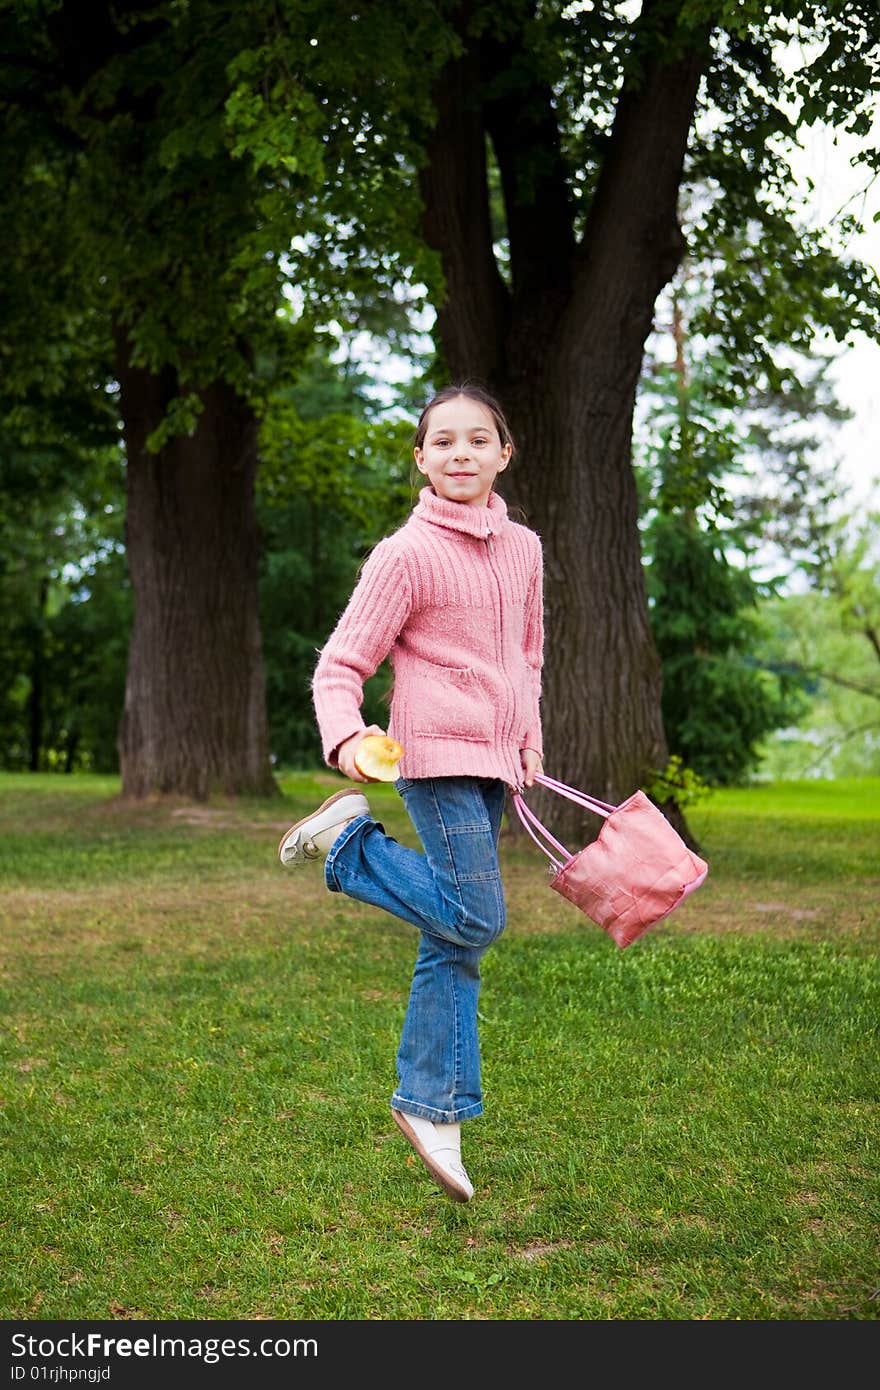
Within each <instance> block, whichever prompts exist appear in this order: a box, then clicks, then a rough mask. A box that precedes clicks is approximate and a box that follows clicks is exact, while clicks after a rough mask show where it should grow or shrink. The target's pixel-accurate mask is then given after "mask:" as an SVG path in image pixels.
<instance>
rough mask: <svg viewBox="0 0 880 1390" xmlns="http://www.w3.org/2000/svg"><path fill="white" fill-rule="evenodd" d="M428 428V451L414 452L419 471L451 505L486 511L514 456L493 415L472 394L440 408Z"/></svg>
mask: <svg viewBox="0 0 880 1390" xmlns="http://www.w3.org/2000/svg"><path fill="white" fill-rule="evenodd" d="M427 425H428V427H427V431H426V433H425V443H424V447H423V448H421V449H418V448H417V449H416V450H415V451H414V452H415V460H416V465H417V467H418V469H419V472H420V473H424V475H425V477H426V478H427V479H428V482H429V483H430V484H431V486H432V488H433V489H434V491H435V493H436V494H437V496H438V497H443V498H445V499H446V501H447V502H464V503H465V504H467V505H468V506H471V507H485V506H486V504H487V503H488V500H489V494H490V493H491V491H492V487H493V485H494V482H495V479H496V477H497V476H498V474H499V473H501V472H502V471H503V470H504V469H505V468H506V467H507V464H508V462H509V460H510V454H511V448H510V445H509V444H504V445H502V443H501V439H500V437H499V434H498V429H497V426H496V424H495V421H494V419H493V417H492V412H491V411H490V410H488V409H487V408H486V406H484V405H482V404H481V403H480V402H479V401H475V400H471V399H470V397H468V396H456V397H454V399H453V400H451V401H443V402H441V403H440V404H439V405H435V406H434V408H433V410H432V411H431V413H430V415H429V417H428V422H427Z"/></svg>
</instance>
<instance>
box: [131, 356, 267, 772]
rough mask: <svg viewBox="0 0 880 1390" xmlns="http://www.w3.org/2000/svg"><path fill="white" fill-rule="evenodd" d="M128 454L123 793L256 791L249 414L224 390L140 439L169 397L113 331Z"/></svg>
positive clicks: (263, 744)
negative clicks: (185, 431) (194, 418)
mask: <svg viewBox="0 0 880 1390" xmlns="http://www.w3.org/2000/svg"><path fill="white" fill-rule="evenodd" d="M117 376H118V380H119V383H120V388H121V403H122V416H123V425H124V433H125V443H126V451H127V458H128V511H127V521H126V545H127V553H128V563H129V568H130V572H131V580H132V588H133V594H134V625H133V630H132V636H131V643H130V648H129V659H128V674H127V680H126V690H125V709H124V713H123V716H122V721H121V726H120V733H119V757H120V767H121V772H122V791H123V795H125V796H133V797H146V796H149V795H152V794H156V793H174V794H178V795H181V796H188V797H194V798H198V799H204V798H207V797H208V796H210V795H211V794H213V793H220V794H224V795H255V796H264V795H269V794H271V793H274V792H276V791H277V787H276V784H275V782H274V779H273V777H272V773H271V768H270V764H269V756H268V739H267V727H266V706H265V687H264V676H263V658H262V643H261V638H260V625H259V614H258V603H257V562H258V537H257V526H256V519H255V515H254V479H255V476H256V467H257V452H256V423H255V420H254V416H253V412H252V410H251V409H250V407H249V406H248V405H247V404H246V402H244V401H243V400H242V399H241V398H240V397H239V396H238V395H237V394H236V393H235V392H234V391H233V389H232V388H231V387H230V386H229V385H228V384H226V383H223V382H217V383H215V384H214V385H212V386H211V387H209V388H208V389H206V390H205V391H204V392H203V393H202V397H201V399H202V406H203V409H202V413H201V415H200V417H199V422H198V426H197V428H196V429H195V431H194V433H193V434H192V435H181V436H177V437H176V438H174V439H173V440H172V441H171V442H170V443H169V444H167V445H165V446H164V447H163V448H162V449H161V450H160V451H159V452H158V453H151V452H150V451H149V450H148V448H147V438H148V436H149V435H150V433H151V431H152V430H154V429H155V428H156V427H157V426H158V425H159V424H160V423H161V421H162V419H163V418H164V415H165V411H166V408H167V405H168V403H169V401H170V399H172V397H173V395H174V393H175V391H176V381H175V379H174V376H173V374H172V373H170V372H169V373H163V374H162V375H159V376H156V375H154V374H153V373H151V372H149V371H147V370H145V369H144V368H141V367H133V366H132V365H131V362H130V352H129V345H128V343H127V341H126V339H125V337H124V335H123V334H118V335H117Z"/></svg>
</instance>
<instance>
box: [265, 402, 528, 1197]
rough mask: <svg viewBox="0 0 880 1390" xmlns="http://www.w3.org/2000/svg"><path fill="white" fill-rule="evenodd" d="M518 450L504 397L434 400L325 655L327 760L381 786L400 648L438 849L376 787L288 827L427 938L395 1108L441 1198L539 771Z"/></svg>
mask: <svg viewBox="0 0 880 1390" xmlns="http://www.w3.org/2000/svg"><path fill="white" fill-rule="evenodd" d="M513 450H514V445H513V440H512V439H511V435H510V430H509V429H508V426H507V423H506V421H505V419H504V416H503V414H502V412H501V409H500V407H499V405H498V403H497V402H496V401H495V400H493V398H492V397H491V396H489V395H487V394H486V393H485V392H484V391H482V390H481V389H479V388H475V387H472V386H467V385H466V386H451V387H448V388H447V389H445V390H443V391H440V392H439V393H438V394H437V395H436V396H434V398H433V399H432V400H431V401H430V402H429V403H428V405H427V406H426V407H425V409H424V410H423V411H422V414H421V417H420V419H419V423H418V428H417V431H416V438H415V448H414V454H415V461H416V465H417V467H418V469H419V472H420V473H422V474H424V476H425V478H426V479H427V484H428V485H427V486H425V487H423V488H422V490H421V492H420V493H419V500H418V505H417V506H416V507H415V509H414V510H413V512H412V514H411V516H410V517H409V520H408V521H407V522H406V523H405V524H404V525H403V526H401V527H400V528H399V529H398V530H397V531H395V532H393V533H392V534H391V535H390V536H387V537H386V538H385V539H384V540H382V541H380V542H379V544H378V545H377V546H376V547H375V548H374V550H373V551H372V553H371V554H370V556H369V558H368V559H367V561H366V563H365V564H364V566H363V569H362V571H361V576H360V579H359V580H358V583H357V585H356V587H355V590H354V593H353V594H352V596H351V599H350V600H349V603H348V606H347V607H346V609H345V612H344V613H343V614H342V617H341V618H340V619H339V622H338V624H337V626H336V628H335V630H334V632H333V634H332V635H331V637H330V639H329V641H328V642H327V644H326V646H325V647H324V648H323V650H322V652H321V654H320V657H319V660H318V663H317V666H316V668H315V673H314V678H313V683H312V693H313V697H314V705H315V713H316V717H317V722H318V728H319V730H320V733H321V740H322V745H323V750H324V757H325V759H326V761H327V762H328V764H329V765H330V766H331V767H336V768H339V770H340V771H342V772H344V773H345V775H346V777H348V778H349V779H350V780H351V781H352V782H364V781H367V780H368V779H367V778H365V777H363V776H362V775H361V774H360V772H359V771H358V769H357V767H356V765H355V761H354V755H355V752H356V750H357V747H358V744H359V743H360V741H361V739H362V738H363V737H364V736H365V735H366V734H368V733H376V734H384V732H385V731H384V730H383V729H380V728H378V727H377V726H376V725H371V726H370V727H369V728H367V727H365V725H364V722H363V719H362V717H361V713H360V709H361V703H362V698H363V684H364V681H365V680H366V679H367V678H368V677H369V676H371V675H372V674H373V673H374V671H376V670H377V668H378V667H379V665H380V664H381V662H382V661H383V660H384V658H385V657H386V656H389V655H390V658H391V664H392V667H393V671H394V693H393V698H392V704H391V718H390V722H389V734H390V736H391V737H392V738H394V739H396V740H397V741H398V742H399V743H400V744H402V746H403V749H404V753H403V757H402V759H401V761H400V773H401V776H400V779H399V780H398V781H397V782H396V784H395V785H396V789H397V791H398V792H399V794H400V796H401V797H402V798H403V802H404V805H405V806H406V809H407V812H408V813H409V816H410V819H411V820H412V823H413V825H414V826H415V829H416V831H417V833H418V836H419V839H420V841H421V844H422V850H423V852H420V851H418V850H413V849H409V848H406V847H404V846H402V845H400V844H398V842H397V841H396V840H393V839H391V838H390V837H389V836H388V835H386V834H385V831H384V829H383V827H382V826H381V825H380V824H379V823H378V822H377V821H375V820H374V819H373V818H372V816H371V815H370V808H369V804H368V802H367V799H366V797H365V796H364V795H363V793H361V792H358V791H356V790H354V789H346V790H344V791H340V792H336V794H335V795H334V796H331V797H329V798H328V799H327V800H326V801H325V802H324V803H323V804H322V805H321V806H319V807H318V809H317V810H316V811H315V812H314V813H313V814H312V815H311V816H308V817H306V818H305V820H302V821H299V822H297V824H296V825H294V826H291V828H290V830H288V831H287V833H286V834H285V835H284V837H283V839H282V841H281V844H280V846H279V857H280V859H281V862H282V863H283V864H289V865H292V866H293V867H298V866H299V865H302V864H304V863H306V862H307V861H308V860H310V859H319V858H323V859H324V861H325V862H324V876H325V882H326V884H327V887H328V888H329V889H330V891H331V892H335V893H347V894H348V895H349V897H352V898H356V899H357V900H358V901H360V902H366V903H373V904H375V905H376V906H377V907H382V908H385V910H386V911H388V912H391V913H393V914H394V915H395V916H396V917H400V918H402V919H403V921H405V922H411V923H412V924H413V926H415V927H416V928H417V929H418V931H419V933H420V937H419V948H418V955H417V958H416V963H415V970H414V972H413V979H412V986H411V990H410V996H409V1005H408V1008H407V1012H406V1017H405V1020H404V1024H403V1032H402V1036H401V1039H400V1047H399V1050H398V1054H397V1087H396V1089H395V1091H394V1094H393V1096H392V1098H391V1112H392V1115H393V1118H394V1120H395V1122H396V1123H397V1125H398V1127H399V1128H400V1130H401V1131H402V1133H403V1134H404V1135H405V1137H406V1138H407V1140H408V1141H409V1143H410V1144H411V1145H412V1147H413V1148H414V1149H415V1151H416V1153H417V1154H418V1155H419V1157H420V1158H421V1160H422V1162H423V1163H424V1164H425V1166H426V1167H427V1169H428V1171H429V1172H430V1173H431V1175H432V1176H433V1177H434V1179H435V1180H436V1181H437V1182H438V1183H439V1184H440V1186H441V1187H442V1188H443V1189H444V1191H445V1192H447V1193H448V1194H449V1196H450V1197H453V1198H454V1199H455V1200H456V1201H459V1202H467V1201H469V1200H470V1198H471V1197H472V1196H473V1191H474V1189H473V1186H472V1184H471V1181H470V1179H469V1177H468V1175H467V1172H466V1171H465V1168H464V1166H463V1164H462V1161H461V1122H462V1120H470V1119H473V1118H475V1117H476V1116H477V1115H480V1114H482V1111H483V1099H482V1092H481V1088H480V1050H479V1040H478V1036H477V997H478V992H479V987H480V959H481V957H482V955H483V952H484V951H485V950H486V948H487V947H488V946H490V945H491V944H492V942H493V941H495V940H496V939H497V938H498V937H499V936H500V935H501V932H502V931H503V929H504V923H505V906H504V894H503V890H502V885H501V878H500V873H499V864H498V836H499V831H500V828H501V816H502V811H503V809H504V800H505V793H506V788H508V787H511V788H522V787H523V786H526V787H530V786H531V785H532V783H533V781H534V777H535V773H536V772H540V771H541V752H542V747H541V724H540V714H539V697H540V682H541V662H542V647H543V592H542V574H543V569H542V556H541V543H540V541H539V539H538V537H537V535H536V534H535V533H534V532H533V531H531V530H529V529H527V528H526V527H525V526H521V525H519V524H517V523H515V522H514V521H512V520H511V519H510V518H509V517H508V515H507V508H506V506H505V504H504V501H503V499H502V498H501V497H499V496H498V494H497V493H496V492H494V491H493V486H494V483H495V479H496V478H497V476H498V474H499V473H501V472H502V471H503V470H504V469H505V468H506V467H507V465H508V463H509V462H510V459H511V456H512V454H513Z"/></svg>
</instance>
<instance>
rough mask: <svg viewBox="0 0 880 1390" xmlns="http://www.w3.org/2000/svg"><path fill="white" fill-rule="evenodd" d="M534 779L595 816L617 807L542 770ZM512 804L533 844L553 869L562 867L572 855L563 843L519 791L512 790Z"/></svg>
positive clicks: (602, 814)
mask: <svg viewBox="0 0 880 1390" xmlns="http://www.w3.org/2000/svg"><path fill="white" fill-rule="evenodd" d="M535 781H536V782H540V783H541V785H542V786H544V787H546V788H547V789H548V791H552V792H557V793H558V794H559V796H564V797H567V798H568V800H569V801H574V802H576V803H577V805H578V806H583V807H585V808H586V809H587V810H588V811H595V813H596V815H597V816H602V817H608V816H610V815H611V812H612V811H614V810H616V809H617V808H616V807H615V806H610V805H609V804H608V802H607V801H598V800H597V798H596V797H594V796H588V795H587V794H586V792H579V791H576V790H575V788H574V787H569V786H566V784H565V782H557V780H556V778H555V777H547V776H545V774H544V773H543V772H536V773H535ZM513 804H514V806H515V807H516V812H517V815H518V816H519V818H520V820H521V821H522V823H523V825H524V826H525V828H526V830H527V831H528V832H529V834H530V835H531V837H532V839H533V840H534V842H535V844H536V845H537V846H538V849H539V850H541V851H542V852H543V853H544V854H546V856H547V858H548V859H549V860H550V863H551V864H552V865H553V867H554V868H555V869H561V868H562V867H563V864H564V863H567V862H568V861H569V860H570V859H571V858H572V857H573V856H572V855H571V854H570V853H569V851H568V850H567V849H566V848H565V845H562V844H560V843H559V841H558V840H557V839H556V837H555V836H554V835H551V833H550V831H549V830H548V829H547V827H546V825H544V824H542V822H541V821H539V820H538V817H537V816H536V815H535V813H534V811H532V810H531V809H530V808H529V807H528V806H527V805H526V803H525V802H524V801H523V799H522V796H521V795H520V793H519V792H514V795H513ZM535 831H538V832H539V833H540V834H541V835H543V836H544V839H545V840H549V842H550V844H551V845H552V846H553V848H554V849H555V850H557V852H558V853H559V854H561V855H562V856H563V861H562V863H560V861H559V860H558V859H557V858H556V856H555V855H554V854H552V853H551V852H550V850H549V849H548V848H547V846H546V845H545V844H543V843H542V842H541V840H539V839H538V836H537V835H536V834H535Z"/></svg>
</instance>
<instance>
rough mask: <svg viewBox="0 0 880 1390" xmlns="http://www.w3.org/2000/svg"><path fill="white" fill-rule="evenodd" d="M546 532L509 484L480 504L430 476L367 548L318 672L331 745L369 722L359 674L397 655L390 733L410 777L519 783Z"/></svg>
mask: <svg viewBox="0 0 880 1390" xmlns="http://www.w3.org/2000/svg"><path fill="white" fill-rule="evenodd" d="M542 586H543V567H542V556H541V542H540V540H539V539H538V536H537V535H536V534H535V532H534V531H530V530H529V529H528V528H527V527H525V526H520V525H519V524H517V523H516V522H514V521H512V520H511V519H510V518H509V517H508V515H507V507H506V506H505V504H504V501H503V499H502V498H501V497H498V496H497V495H496V494H495V493H492V494H490V497H489V505H488V506H486V507H472V506H469V505H467V504H466V503H462V502H448V501H446V500H445V499H444V498H441V497H438V496H437V495H436V493H435V492H434V490H433V489H432V488H430V487H426V488H423V489H422V491H421V492H420V494H419V502H418V505H417V506H416V507H415V509H414V510H413V512H412V515H411V516H410V517H409V519H408V521H407V522H406V523H405V524H404V525H403V526H401V527H400V528H399V530H397V531H395V532H393V533H392V534H391V535H390V536H387V537H386V538H385V539H384V540H382V541H380V542H379V544H378V545H377V546H376V547H375V548H374V549H373V550H372V552H371V553H370V555H369V557H368V559H367V560H366V562H365V563H364V565H363V567H362V569H361V574H360V578H359V580H358V583H357V585H356V587H355V590H354V592H353V594H352V596H351V599H350V600H349V602H348V605H347V607H346V609H345V612H344V613H343V614H342V616H341V618H340V619H339V622H338V623H337V625H336V628H335V629H334V631H333V633H332V635H331V636H330V638H329V640H328V641H327V643H326V645H325V646H324V648H323V650H322V651H321V654H320V657H319V659H318V664H317V666H316V668H315V674H314V678H313V681H312V694H313V697H314V703H315V714H316V716H317V721H318V728H319V729H320V732H321V742H322V745H323V750H324V757H325V759H326V760H327V762H328V763H329V765H330V766H331V767H336V766H337V761H336V751H337V749H338V748H339V745H340V744H341V743H344V742H345V740H346V739H348V738H351V737H352V735H353V734H356V733H358V732H359V731H360V730H362V729H363V728H364V727H365V726H364V720H363V717H362V715H361V703H362V699H363V684H364V681H365V680H366V679H367V678H368V677H369V676H371V675H372V674H373V673H374V672H375V671H376V670H377V669H378V667H379V666H380V665H381V663H382V661H383V660H384V659H385V657H386V656H389V655H390V658H391V664H392V667H393V671H394V691H393V697H392V703H391V718H390V721H389V725H388V733H389V734H390V735H391V737H392V738H395V739H397V740H398V742H399V743H401V744H402V745H403V749H404V756H403V758H402V759H401V762H400V775H401V776H402V777H408V778H419V777H451V776H458V775H465V776H472V777H500V778H501V779H502V780H503V781H505V782H507V783H508V785H510V786H511V787H517V786H520V785H521V784H522V763H521V759H520V750H521V749H523V748H534V749H535V750H536V752H538V753H541V752H542V751H543V749H542V745H541V720H540V713H539V700H540V693H541V660H542V649H543V640H544V623H543V587H542Z"/></svg>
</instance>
